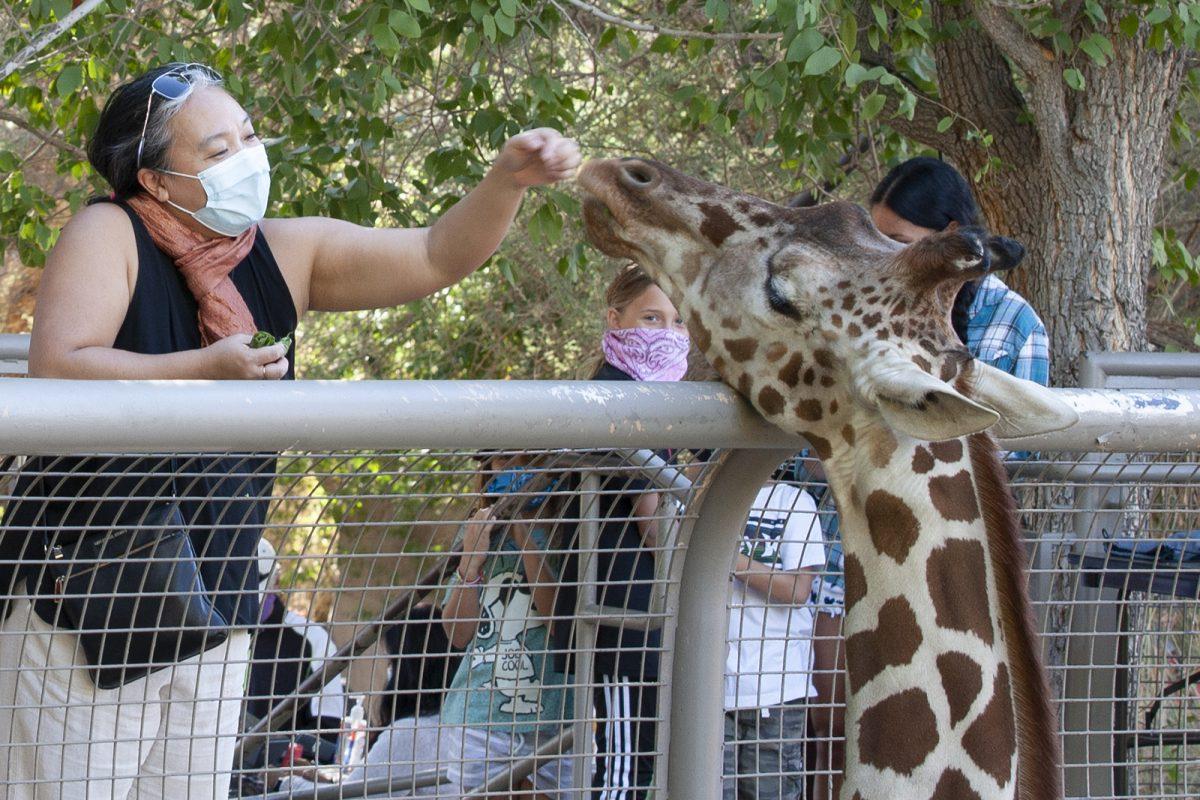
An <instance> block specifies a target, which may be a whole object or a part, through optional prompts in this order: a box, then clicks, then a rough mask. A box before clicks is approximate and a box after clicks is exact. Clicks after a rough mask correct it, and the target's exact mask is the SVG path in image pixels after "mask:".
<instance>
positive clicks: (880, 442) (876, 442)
mask: <svg viewBox="0 0 1200 800" xmlns="http://www.w3.org/2000/svg"><path fill="white" fill-rule="evenodd" d="M897 447H899V443H898V442H897V441H896V437H895V436H894V435H892V432H891V431H889V430H887V429H886V428H881V429H880V430H878V431H877V432H876V434H875V436H874V437H873V438H872V440H871V463H872V464H873V465H874V466H875V467H876V468H877V469H883V468H884V467H886V466H887V465H888V463H889V462H891V460H892V453H895V452H896V448H897Z"/></svg>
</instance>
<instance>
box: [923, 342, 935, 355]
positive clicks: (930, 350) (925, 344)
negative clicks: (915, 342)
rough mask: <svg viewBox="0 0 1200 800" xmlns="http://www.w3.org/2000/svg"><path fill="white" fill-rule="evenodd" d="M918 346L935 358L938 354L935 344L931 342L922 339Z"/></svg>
mask: <svg viewBox="0 0 1200 800" xmlns="http://www.w3.org/2000/svg"><path fill="white" fill-rule="evenodd" d="M920 345H921V347H923V348H924V349H925V351H926V352H928V353H932V354H933V355H935V356H936V355H937V354H938V346H937V342H934V341H931V340H929V339H922V340H921V341H920Z"/></svg>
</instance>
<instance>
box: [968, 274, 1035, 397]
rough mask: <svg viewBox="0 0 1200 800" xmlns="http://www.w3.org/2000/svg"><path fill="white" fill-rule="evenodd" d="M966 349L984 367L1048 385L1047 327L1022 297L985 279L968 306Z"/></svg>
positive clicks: (996, 280) (992, 279)
mask: <svg viewBox="0 0 1200 800" xmlns="http://www.w3.org/2000/svg"><path fill="white" fill-rule="evenodd" d="M968 315H969V317H970V320H969V321H968V322H967V349H968V350H970V351H971V355H973V356H975V357H976V358H978V359H979V360H980V361H982V362H984V363H985V364H990V365H991V366H993V367H995V368H996V369H999V370H1003V371H1004V372H1007V373H1009V374H1010V375H1016V376H1017V377H1018V378H1024V379H1025V380H1029V381H1036V382H1038V383H1040V384H1042V385H1043V386H1048V385H1049V384H1050V342H1049V340H1048V339H1047V338H1046V326H1045V325H1043V324H1042V320H1041V319H1040V318H1039V317H1038V315H1037V312H1036V311H1034V310H1033V307H1032V306H1030V305H1029V303H1027V302H1025V299H1024V298H1023V297H1021V295H1019V294H1017V293H1016V292H1014V291H1013V290H1012V289H1009V288H1008V287H1007V286H1005V285H1004V283H1003V282H1002V281H1001V280H1000V279H999V278H997V277H996V276H995V275H987V276H985V277H984V279H983V282H982V283H980V285H979V291H978V292H976V294H975V299H974V300H973V301H972V302H971V308H970V310H969V311H968Z"/></svg>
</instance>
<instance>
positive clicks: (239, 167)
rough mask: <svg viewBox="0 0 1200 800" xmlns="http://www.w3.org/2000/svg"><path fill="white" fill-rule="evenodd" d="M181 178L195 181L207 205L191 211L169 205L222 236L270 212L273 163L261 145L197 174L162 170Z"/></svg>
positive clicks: (237, 231) (241, 230) (240, 229)
mask: <svg viewBox="0 0 1200 800" xmlns="http://www.w3.org/2000/svg"><path fill="white" fill-rule="evenodd" d="M159 172H165V173H166V174H168V175H178V176H180V177H181V178H195V179H196V180H198V181H200V185H201V186H203V187H204V192H205V193H206V194H207V195H208V202H207V203H205V204H204V207H203V208H200V209H197V210H196V211H189V210H187V209H186V208H184V207H183V206H180V205H176V204H175V203H172V202H171V201H170V200H168V201H167V205H170V206H174V207H175V208H178V209H179V210H180V211H182V212H183V213H185V214H189V215H191V217H192V218H193V219H195V220H196V221H197V222H199V223H200V224H201V225H203V226H204V227H206V228H208V229H209V230H212V231H216V232H217V233H219V234H221V235H222V236H237V235H238V234H240V233H242V232H243V231H245V230H247V229H248V228H249V227H250V226H251V225H253V224H254V223H256V222H258V221H259V220H260V219H262V218H263V215H264V214H266V213H267V195H269V194H270V193H271V164H270V162H268V161H267V149H266V148H265V147H263V146H262V145H261V144H259V145H255V146H254V147H247V148H246V149H244V150H239V151H238V152H237V153H235V154H234V155H232V156H230V157H229V158H227V159H225V160H224V161H222V162H220V163H219V164H214V165H213V166H211V167H209V168H208V169H205V170H201V171H200V172H199V173H198V174H196V175H188V174H187V173H186V172H172V171H171V170H169V169H163V170H159Z"/></svg>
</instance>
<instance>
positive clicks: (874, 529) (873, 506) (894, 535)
mask: <svg viewBox="0 0 1200 800" xmlns="http://www.w3.org/2000/svg"><path fill="white" fill-rule="evenodd" d="M866 512H867V529H868V530H869V531H870V533H871V541H872V542H874V544H875V549H876V550H878V551H879V552H880V553H883V554H884V555H887V556H890V557H891V558H893V559H895V560H896V562H897V563H900V564H903V563H904V559H906V558H908V551H909V550H911V549H912V546H913V545H914V544H916V543H917V535H918V534H919V533H920V530H921V523H919V522H918V521H917V517H916V515H915V514H913V512H912V509H911V508H909V507H908V503H905V502H904V501H903V500H901V499H900V498H899V497H897V496H896V495H894V494H892V493H891V492H885V491H884V490H883V489H876V490H875V491H873V492H871V493H870V494H869V495H867V504H866Z"/></svg>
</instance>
